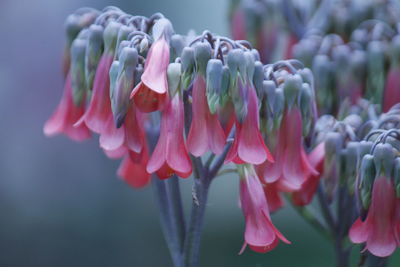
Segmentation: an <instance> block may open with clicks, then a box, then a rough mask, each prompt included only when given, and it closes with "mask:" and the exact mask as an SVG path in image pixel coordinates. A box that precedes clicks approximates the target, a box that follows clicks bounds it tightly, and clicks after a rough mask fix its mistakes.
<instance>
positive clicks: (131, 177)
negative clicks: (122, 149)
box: [117, 145, 151, 188]
mask: <svg viewBox="0 0 400 267" xmlns="http://www.w3.org/2000/svg"><path fill="white" fill-rule="evenodd" d="M148 160H149V152H148V148H147V145H144V147H143V150H142V152H141V153H139V154H137V153H134V152H131V153H129V154H127V155H126V156H125V157H124V159H123V160H122V162H121V164H120V166H119V168H118V171H117V174H118V176H120V177H122V178H123V179H124V181H125V182H127V183H128V184H129V185H131V186H133V187H134V188H141V187H144V186H146V185H148V184H149V182H150V178H151V175H150V174H149V173H148V172H147V171H146V165H147V162H148Z"/></svg>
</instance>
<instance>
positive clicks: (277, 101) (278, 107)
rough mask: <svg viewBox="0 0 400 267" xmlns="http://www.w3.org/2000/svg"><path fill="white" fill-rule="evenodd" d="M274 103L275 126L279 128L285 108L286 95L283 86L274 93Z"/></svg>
mask: <svg viewBox="0 0 400 267" xmlns="http://www.w3.org/2000/svg"><path fill="white" fill-rule="evenodd" d="M274 95H275V96H274V105H273V109H272V110H273V113H274V128H275V129H278V128H279V126H280V124H281V121H282V116H283V110H284V109H285V96H284V93H283V90H282V88H279V87H278V88H276V90H275V94H274Z"/></svg>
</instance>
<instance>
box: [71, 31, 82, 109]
mask: <svg viewBox="0 0 400 267" xmlns="http://www.w3.org/2000/svg"><path fill="white" fill-rule="evenodd" d="M85 51H86V40H83V39H79V38H78V39H75V40H74V41H73V42H72V46H71V86H72V99H73V101H74V103H75V105H76V106H80V105H81V104H82V100H83V97H84V94H85V91H86V81H85Z"/></svg>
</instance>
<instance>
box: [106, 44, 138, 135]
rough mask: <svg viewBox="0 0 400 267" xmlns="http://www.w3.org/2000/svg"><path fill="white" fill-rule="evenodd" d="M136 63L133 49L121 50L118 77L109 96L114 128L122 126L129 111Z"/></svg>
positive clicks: (135, 54) (136, 57) (136, 54)
mask: <svg viewBox="0 0 400 267" xmlns="http://www.w3.org/2000/svg"><path fill="white" fill-rule="evenodd" d="M137 63H138V52H137V51H136V49H135V48H132V47H125V48H123V49H122V50H121V54H120V57H119V64H118V65H119V66H118V75H117V79H116V81H115V87H113V91H112V92H111V91H110V94H111V106H112V111H113V115H114V121H115V124H116V127H117V128H119V127H121V125H122V124H123V122H124V120H125V117H126V114H127V112H128V109H129V104H130V100H129V96H130V94H131V91H132V89H133V87H134V83H135V81H134V79H135V69H136V65H137ZM111 74H113V73H112V72H111V71H110V81H111ZM113 79H114V78H113Z"/></svg>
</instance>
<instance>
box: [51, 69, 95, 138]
mask: <svg viewBox="0 0 400 267" xmlns="http://www.w3.org/2000/svg"><path fill="white" fill-rule="evenodd" d="M83 102H84V101H83ZM84 111H85V106H84V104H82V105H81V106H79V107H78V106H75V104H74V102H73V100H72V87H71V76H70V75H69V74H68V75H67V77H66V80H65V85H64V92H63V96H62V98H61V101H60V103H59V104H58V107H57V109H56V110H55V112H54V113H53V115H52V116H51V117H50V118H49V119H48V120H47V121H46V123H45V125H44V128H43V132H44V134H45V135H47V136H53V135H56V134H61V133H63V134H65V135H67V136H68V137H69V138H71V139H72V140H75V141H82V140H85V139H87V138H90V131H89V129H88V128H87V127H86V125H81V126H79V127H74V126H73V125H74V123H75V122H76V120H78V119H79V118H80V117H81V116H82V114H83V113H84Z"/></svg>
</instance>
